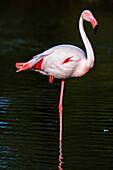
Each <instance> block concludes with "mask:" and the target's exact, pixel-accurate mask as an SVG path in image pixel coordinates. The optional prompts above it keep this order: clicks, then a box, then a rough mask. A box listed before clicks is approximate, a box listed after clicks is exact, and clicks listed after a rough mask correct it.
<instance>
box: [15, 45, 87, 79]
mask: <svg viewBox="0 0 113 170" xmlns="http://www.w3.org/2000/svg"><path fill="white" fill-rule="evenodd" d="M86 61H87V58H86V54H85V52H84V51H83V50H81V49H80V48H78V47H76V46H74V45H58V46H55V47H52V48H50V49H49V50H46V51H45V52H43V53H41V54H39V55H36V56H35V57H33V59H31V60H30V61H28V62H27V63H20V65H21V66H22V67H20V66H19V63H17V65H16V67H17V68H19V70H18V71H22V70H26V69H33V70H35V71H39V72H40V73H41V74H44V75H52V76H54V77H55V78H58V79H66V78H69V77H80V76H82V75H84V74H85V73H86V65H85V63H86ZM22 64H23V65H22ZM89 69H90V68H88V69H87V71H88V70H89ZM18 71H17V72H18Z"/></svg>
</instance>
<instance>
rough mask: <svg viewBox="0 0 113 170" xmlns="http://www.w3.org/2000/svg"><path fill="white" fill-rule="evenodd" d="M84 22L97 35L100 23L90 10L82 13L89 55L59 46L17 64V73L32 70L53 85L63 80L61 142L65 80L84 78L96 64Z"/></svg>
mask: <svg viewBox="0 0 113 170" xmlns="http://www.w3.org/2000/svg"><path fill="white" fill-rule="evenodd" d="M84 20H86V21H88V22H90V23H91V24H92V26H93V29H94V32H95V33H96V30H97V26H98V23H97V21H96V19H95V18H94V16H93V14H92V13H91V12H90V11H89V10H84V11H83V12H82V13H81V16H80V19H79V30H80V34H81V37H82V40H83V43H84V45H85V48H86V53H87V55H86V54H85V52H84V51H83V50H82V49H80V48H78V47H76V46H74V45H58V46H55V47H52V48H50V49H48V50H46V51H44V52H43V53H41V54H38V55H36V56H34V57H33V58H32V59H31V60H30V61H28V62H26V63H16V67H17V69H18V70H17V72H19V71H23V70H27V69H31V70H35V71H38V72H39V73H41V74H43V75H48V76H49V82H51V83H52V82H53V78H54V77H55V78H58V79H61V80H62V81H61V93H60V100H59V117H60V141H62V110H63V108H62V100H63V89H64V82H65V79H67V78H70V77H81V76H83V75H84V74H86V73H87V72H88V71H89V70H90V69H91V68H92V67H93V64H94V52H93V49H92V46H91V44H90V42H89V40H88V38H87V36H86V33H85V31H84V27H83V21H84Z"/></svg>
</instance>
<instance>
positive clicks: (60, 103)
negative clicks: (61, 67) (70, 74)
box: [59, 79, 65, 142]
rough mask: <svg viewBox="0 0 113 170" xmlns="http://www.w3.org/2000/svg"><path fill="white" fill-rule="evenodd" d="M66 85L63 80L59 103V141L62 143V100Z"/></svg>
mask: <svg viewBox="0 0 113 170" xmlns="http://www.w3.org/2000/svg"><path fill="white" fill-rule="evenodd" d="M64 83H65V80H64V79H62V81H61V92H60V101H59V118H60V135H59V140H60V142H61V141H62V110H63V107H62V100H63V90H64Z"/></svg>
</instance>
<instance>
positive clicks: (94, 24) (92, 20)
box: [81, 10, 98, 34]
mask: <svg viewBox="0 0 113 170" xmlns="http://www.w3.org/2000/svg"><path fill="white" fill-rule="evenodd" d="M81 15H82V18H83V19H84V20H86V21H88V22H90V23H91V24H92V27H93V29H94V33H95V34H96V32H97V28H98V22H97V20H96V19H95V18H94V16H93V14H92V13H91V11H89V10H84V11H83V12H82V14H81Z"/></svg>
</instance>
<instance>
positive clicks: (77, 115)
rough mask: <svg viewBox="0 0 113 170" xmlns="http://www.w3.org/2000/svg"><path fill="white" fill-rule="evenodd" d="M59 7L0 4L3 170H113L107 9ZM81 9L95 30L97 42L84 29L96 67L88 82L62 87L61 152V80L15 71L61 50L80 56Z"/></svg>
mask: <svg viewBox="0 0 113 170" xmlns="http://www.w3.org/2000/svg"><path fill="white" fill-rule="evenodd" d="M59 3H60V2H59V1H56V2H54V3H53V1H48V4H46V3H45V2H44V1H38V2H37V1H34V2H31V1H30V0H29V1H27V3H26V1H25V0H24V1H22V2H21V1H16V2H15V1H6V2H0V62H1V67H0V168H1V169H11V170H12V169H23V170H24V169H30V170H32V169H36V170H49V169H52V170H54V169H58V166H59V165H61V168H63V169H64V170H65V169H66V170H67V169H77V170H84V169H87V170H91V169H92V170H93V169H99V170H100V169H102V170H107V169H113V163H112V160H113V137H112V136H113V64H112V63H113V57H112V56H113V46H112V43H113V37H112V30H113V24H112V23H113V22H112V21H113V16H112V8H113V3H112V1H111V2H100V1H96V2H95V1H82V4H81V2H79V3H78V2H74V1H70V2H68V1H62V3H60V5H59ZM86 8H87V9H88V8H89V9H90V10H91V11H93V13H94V16H95V17H96V18H97V20H98V22H99V29H98V32H97V34H96V35H94V34H93V31H92V28H91V26H90V25H89V24H85V28H86V30H87V34H88V37H90V40H91V42H92V44H93V47H94V49H95V54H96V62H95V66H94V68H93V69H92V70H90V72H89V73H88V74H87V75H85V76H83V77H81V78H71V79H69V80H67V81H66V84H65V94H64V102H63V108H64V110H63V143H62V148H61V149H62V150H60V152H59V114H58V100H59V93H60V80H54V83H53V84H49V82H48V77H46V76H42V75H40V74H38V73H36V72H32V71H26V72H20V73H16V72H15V71H16V68H15V63H16V62H24V61H28V60H29V59H30V58H31V57H32V56H34V55H36V54H38V53H40V52H42V51H43V50H45V49H48V48H49V47H52V46H54V45H58V44H62V43H70V44H75V45H77V46H79V47H81V48H82V49H84V47H83V45H82V41H81V39H80V36H79V32H78V25H77V24H78V18H79V15H80V12H81V11H82V10H83V9H86ZM59 154H61V155H60V156H61V160H60V161H59ZM62 156H63V159H62ZM62 161H63V162H64V163H62ZM61 168H60V169H61Z"/></svg>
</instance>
